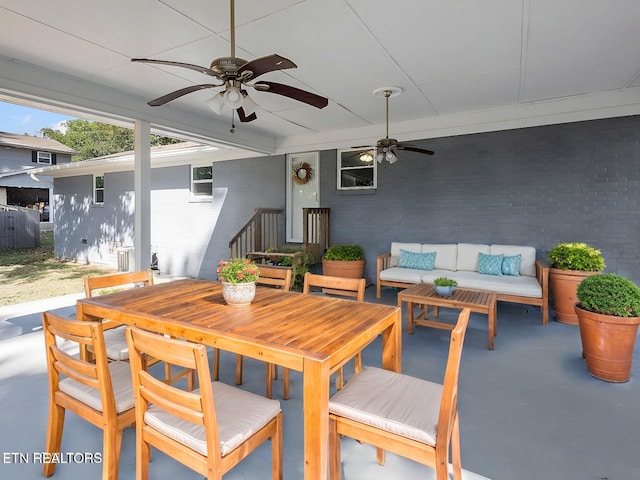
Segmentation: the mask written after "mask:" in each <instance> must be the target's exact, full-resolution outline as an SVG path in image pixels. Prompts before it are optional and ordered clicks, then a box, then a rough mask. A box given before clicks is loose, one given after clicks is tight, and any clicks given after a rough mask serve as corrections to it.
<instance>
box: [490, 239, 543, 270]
mask: <svg viewBox="0 0 640 480" xmlns="http://www.w3.org/2000/svg"><path fill="white" fill-rule="evenodd" d="M490 253H491V255H504V256H505V257H512V256H515V255H520V275H526V276H528V277H535V275H536V249H535V247H527V246H521V245H491V252H490Z"/></svg>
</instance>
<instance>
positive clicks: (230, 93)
mask: <svg viewBox="0 0 640 480" xmlns="http://www.w3.org/2000/svg"><path fill="white" fill-rule="evenodd" d="M242 100H243V97H242V93H241V92H240V89H239V88H238V87H236V86H235V85H232V86H230V87H228V88H227V90H226V91H225V92H224V103H225V105H227V106H229V107H231V108H238V107H241V106H242Z"/></svg>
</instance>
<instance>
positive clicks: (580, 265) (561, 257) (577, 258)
mask: <svg viewBox="0 0 640 480" xmlns="http://www.w3.org/2000/svg"><path fill="white" fill-rule="evenodd" d="M548 258H549V266H550V268H549V278H550V281H551V293H552V296H553V307H554V310H555V312H556V320H557V321H558V322H560V323H566V324H569V325H577V324H578V317H577V316H576V314H575V311H574V309H573V306H574V305H575V304H576V302H577V298H576V289H577V288H578V284H579V283H580V282H582V280H584V279H585V278H586V277H588V276H590V275H595V274H597V273H600V272H602V271H603V270H604V267H605V264H604V259H603V258H602V254H601V253H600V250H597V249H595V248H593V247H591V246H589V245H587V244H586V243H579V242H568V243H559V244H557V245H556V246H555V247H553V248H552V249H551V250H550V251H549V257H548Z"/></svg>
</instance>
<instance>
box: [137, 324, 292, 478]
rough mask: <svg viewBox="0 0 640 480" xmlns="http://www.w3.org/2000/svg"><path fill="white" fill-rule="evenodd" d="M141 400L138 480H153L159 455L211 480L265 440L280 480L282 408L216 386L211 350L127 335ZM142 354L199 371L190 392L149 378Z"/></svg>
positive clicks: (273, 472) (157, 337) (145, 334)
mask: <svg viewBox="0 0 640 480" xmlns="http://www.w3.org/2000/svg"><path fill="white" fill-rule="evenodd" d="M127 341H128V344H129V351H130V352H131V375H132V380H133V388H134V392H135V398H136V479H138V480H147V478H148V476H149V461H150V453H151V448H150V447H155V448H157V449H158V450H160V451H162V452H164V453H165V454H167V455H168V456H170V457H172V458H174V459H175V460H177V461H179V462H181V463H182V464H184V465H186V466H187V467H189V468H191V469H192V470H194V471H196V472H197V473H198V474H200V475H204V476H205V477H206V478H207V479H209V480H213V479H215V480H221V479H222V476H223V475H224V474H225V473H226V472H228V471H229V470H230V469H231V468H232V467H234V466H235V465H237V464H238V463H239V462H240V461H241V460H242V459H243V458H245V457H246V456H247V455H248V454H249V453H251V452H252V451H253V450H254V449H256V448H257V447H258V446H259V445H260V444H262V442H264V441H265V440H267V439H270V440H271V477H272V479H273V480H282V476H283V473H282V435H283V432H282V412H281V410H280V402H278V401H277V400H270V399H267V398H264V397H262V396H260V395H256V394H254V393H251V392H247V391H245V390H242V389H240V388H237V387H233V386H230V385H226V384H224V383H221V382H215V381H214V382H212V381H211V377H210V371H209V362H208V358H207V349H206V347H205V346H204V345H198V344H195V343H190V342H186V341H181V340H177V339H173V338H169V337H165V336H163V335H158V334H155V333H150V332H146V331H144V330H140V329H137V328H134V327H130V328H127ZM143 352H145V353H148V354H150V355H152V356H153V357H155V358H158V359H160V360H162V361H163V362H165V363H170V364H172V365H176V366H179V367H181V368H185V369H191V370H195V371H196V373H197V377H198V381H199V385H200V388H198V389H197V390H194V391H192V392H188V391H185V390H181V389H179V388H178V387H177V386H174V385H170V384H166V383H164V382H162V381H160V380H158V379H157V378H155V377H153V376H152V375H150V374H149V373H148V372H147V371H146V369H145V366H144V362H143Z"/></svg>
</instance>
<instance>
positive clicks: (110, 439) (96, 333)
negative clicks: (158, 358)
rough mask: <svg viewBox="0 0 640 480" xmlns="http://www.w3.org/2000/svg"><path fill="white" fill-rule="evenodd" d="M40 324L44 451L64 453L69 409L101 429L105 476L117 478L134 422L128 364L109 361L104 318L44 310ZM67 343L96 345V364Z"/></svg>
mask: <svg viewBox="0 0 640 480" xmlns="http://www.w3.org/2000/svg"><path fill="white" fill-rule="evenodd" d="M42 326H43V328H44V339H45V346H46V349H47V368H48V372H49V421H48V424H47V440H46V446H45V451H46V452H47V453H49V454H54V453H60V446H61V443H62V430H63V427H64V417H65V412H66V411H67V410H69V411H71V412H73V413H75V414H76V415H78V416H79V417H81V418H83V419H85V420H87V421H88V422H90V423H92V424H93V425H95V426H96V427H98V428H100V429H102V431H103V458H102V478H103V480H117V478H118V465H119V461H120V448H121V444H122V430H123V429H124V428H125V427H127V426H128V425H131V424H132V423H133V422H134V421H135V410H134V399H133V387H132V384H131V370H130V367H129V364H128V363H126V362H119V361H112V362H109V360H108V359H107V354H106V347H105V343H104V337H103V330H102V322H81V321H77V320H71V319H67V318H64V317H60V316H58V315H55V314H53V313H51V312H44V313H43V314H42ZM69 342H73V344H77V345H78V347H79V348H80V347H92V351H93V356H94V360H95V363H92V362H88V361H85V360H82V359H79V358H77V357H76V355H75V352H74V350H73V349H71V348H70V345H71V344H70V343H69ZM70 352H73V353H74V354H72V353H70ZM5 433H7V432H5ZM55 468H56V463H55V462H52V463H45V465H44V468H43V475H44V476H45V477H50V476H51V475H53V473H54V471H55Z"/></svg>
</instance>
